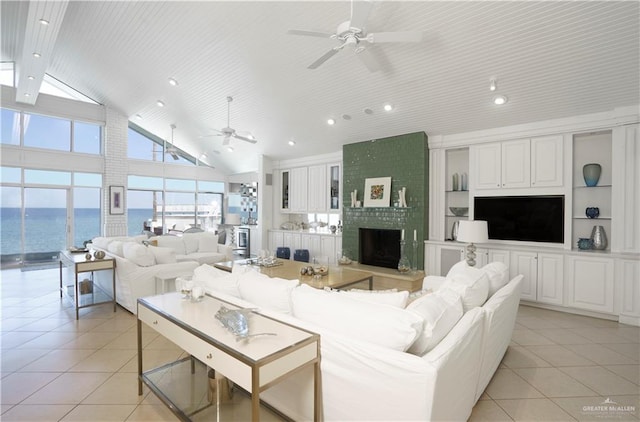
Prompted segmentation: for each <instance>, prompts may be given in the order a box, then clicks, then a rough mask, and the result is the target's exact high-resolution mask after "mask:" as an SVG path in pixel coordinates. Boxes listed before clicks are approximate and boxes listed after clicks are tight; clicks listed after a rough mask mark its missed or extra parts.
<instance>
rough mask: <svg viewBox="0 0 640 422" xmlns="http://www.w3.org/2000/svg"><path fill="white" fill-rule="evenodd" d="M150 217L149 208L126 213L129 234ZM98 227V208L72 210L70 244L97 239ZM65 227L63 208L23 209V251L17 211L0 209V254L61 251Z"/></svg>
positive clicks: (136, 230)
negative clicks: (72, 235)
mask: <svg viewBox="0 0 640 422" xmlns="http://www.w3.org/2000/svg"><path fill="white" fill-rule="evenodd" d="M151 214H152V210H150V209H139V208H133V209H129V210H127V218H128V227H129V235H135V234H139V233H141V231H142V224H143V222H144V221H145V220H148V219H149V218H151ZM101 224H102V223H101V218H100V210H99V209H98V208H75V209H74V210H73V226H74V238H73V242H72V243H73V245H74V246H82V244H83V242H84V241H86V240H91V239H92V238H94V237H96V236H99V235H100V233H101ZM66 225H67V210H66V208H25V215H24V249H23V247H22V245H21V239H22V214H21V209H20V208H4V207H3V208H0V254H1V255H2V256H5V255H16V254H29V253H41V252H57V251H59V250H61V249H64V248H66V247H67V240H66V236H67V235H66Z"/></svg>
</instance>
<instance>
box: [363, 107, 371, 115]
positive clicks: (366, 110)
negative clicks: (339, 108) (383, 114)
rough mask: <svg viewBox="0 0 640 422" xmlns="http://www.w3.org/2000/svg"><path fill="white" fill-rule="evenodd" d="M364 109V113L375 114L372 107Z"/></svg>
mask: <svg viewBox="0 0 640 422" xmlns="http://www.w3.org/2000/svg"><path fill="white" fill-rule="evenodd" d="M363 111H364V114H373V110H371V109H370V108H365V109H364V110H363Z"/></svg>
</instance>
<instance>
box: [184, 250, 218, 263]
mask: <svg viewBox="0 0 640 422" xmlns="http://www.w3.org/2000/svg"><path fill="white" fill-rule="evenodd" d="M184 260H185V261H198V262H199V263H200V264H215V263H216V262H220V261H226V260H227V256H226V255H225V254H223V253H217V252H194V253H190V254H189V255H184Z"/></svg>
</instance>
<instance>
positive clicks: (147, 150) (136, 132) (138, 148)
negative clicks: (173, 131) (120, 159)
mask: <svg viewBox="0 0 640 422" xmlns="http://www.w3.org/2000/svg"><path fill="white" fill-rule="evenodd" d="M165 146H166V150H165ZM127 157H129V158H133V159H136V160H150V161H162V162H165V163H166V164H186V165H195V164H196V159H195V157H193V156H191V155H190V154H188V153H186V152H185V151H182V150H181V149H180V148H178V147H177V146H176V145H174V144H172V143H171V142H170V141H169V140H164V139H162V138H159V137H157V136H155V135H153V134H151V133H149V132H147V131H145V130H144V129H142V128H141V127H139V126H136V125H135V124H133V123H130V124H129V131H128V142H127Z"/></svg>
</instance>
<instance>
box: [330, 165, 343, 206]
mask: <svg viewBox="0 0 640 422" xmlns="http://www.w3.org/2000/svg"><path fill="white" fill-rule="evenodd" d="M327 177H328V179H329V185H328V186H329V198H328V200H329V203H328V204H327V209H328V210H330V211H336V210H339V209H340V206H341V204H340V191H341V188H340V179H341V177H340V164H329V166H328V170H327Z"/></svg>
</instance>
